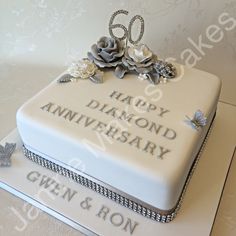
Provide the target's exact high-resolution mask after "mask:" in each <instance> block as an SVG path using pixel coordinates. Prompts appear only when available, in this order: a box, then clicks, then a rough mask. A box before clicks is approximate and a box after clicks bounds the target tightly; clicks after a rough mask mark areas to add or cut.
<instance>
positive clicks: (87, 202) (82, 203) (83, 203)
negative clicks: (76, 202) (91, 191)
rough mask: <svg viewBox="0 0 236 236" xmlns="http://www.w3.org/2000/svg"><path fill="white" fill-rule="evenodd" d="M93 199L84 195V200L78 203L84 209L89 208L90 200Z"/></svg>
mask: <svg viewBox="0 0 236 236" xmlns="http://www.w3.org/2000/svg"><path fill="white" fill-rule="evenodd" d="M92 200H93V199H92V198H91V197H86V198H85V200H84V201H82V202H81V203H80V206H81V207H82V208H83V209H84V210H89V209H90V208H91V207H92V205H91V204H90V202H91V201H92Z"/></svg>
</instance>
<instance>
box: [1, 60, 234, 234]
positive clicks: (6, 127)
mask: <svg viewBox="0 0 236 236" xmlns="http://www.w3.org/2000/svg"><path fill="white" fill-rule="evenodd" d="M6 66H7V67H8V70H7V73H5V75H4V76H3V77H1V78H0V106H1V108H2V109H1V110H0V117H1V118H0V119H1V120H0V121H1V123H0V138H3V137H4V136H5V135H7V134H8V133H9V132H10V131H11V130H12V129H13V128H14V127H15V126H16V125H15V113H16V110H17V108H18V107H19V106H20V105H21V104H22V103H23V102H24V101H26V100H27V99H29V98H30V97H31V96H32V95H34V94H35V93H36V92H37V91H39V90H40V89H42V88H43V87H44V86H45V85H47V84H48V83H49V82H50V81H51V80H53V79H54V78H55V77H56V76H57V75H58V74H59V73H61V72H62V71H63V70H64V68H61V67H48V68H47V67H35V66H32V65H31V66H30V65H26V66H16V65H10V64H8V65H6ZM230 106H232V107H233V109H236V106H235V105H230ZM234 132H235V131H234ZM235 156H236V154H235ZM235 183H236V157H234V158H233V161H232V164H231V168H230V171H229V173H228V177H227V181H226V184H225V187H224V192H223V195H222V200H221V202H220V205H219V209H218V212H217V216H216V219H215V223H214V227H213V230H212V234H211V235H212V236H222V235H224V236H231V235H236V204H235V200H236V188H235V187H234V186H235ZM0 196H1V201H0V208H1V211H0V232H2V233H4V234H5V235H32V234H34V235H35V234H37V235H42V234H45V235H48V232H50V235H53V234H54V233H55V234H57V235H80V234H79V233H78V231H76V230H74V229H73V228H71V227H69V226H67V225H66V224H64V223H62V222H60V221H58V220H56V219H54V218H53V217H51V216H49V215H47V214H46V213H44V212H41V211H40V212H39V214H38V215H37V218H36V219H33V220H31V221H30V222H28V221H27V222H25V225H24V230H23V231H22V232H21V231H19V229H21V228H22V227H23V225H22V224H23V222H24V220H23V219H24V214H25V213H24V211H23V210H22V209H24V201H22V200H21V199H19V198H17V197H15V196H13V195H11V194H9V193H8V192H5V191H4V190H2V189H0ZM19 219H22V221H21V220H19ZM6 226H7V227H6ZM42 226H43V227H42Z"/></svg>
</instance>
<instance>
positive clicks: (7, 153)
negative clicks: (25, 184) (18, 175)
mask: <svg viewBox="0 0 236 236" xmlns="http://www.w3.org/2000/svg"><path fill="white" fill-rule="evenodd" d="M15 149H16V143H6V144H5V147H4V146H2V145H0V167H8V166H11V155H12V153H13V152H14V151H15Z"/></svg>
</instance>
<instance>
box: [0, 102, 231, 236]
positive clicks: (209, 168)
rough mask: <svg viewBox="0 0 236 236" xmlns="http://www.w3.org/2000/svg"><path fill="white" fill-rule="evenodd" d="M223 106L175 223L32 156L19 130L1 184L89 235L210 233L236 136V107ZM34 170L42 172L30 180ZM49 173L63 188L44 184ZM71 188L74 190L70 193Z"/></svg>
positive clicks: (8, 139) (1, 173)
mask: <svg viewBox="0 0 236 236" xmlns="http://www.w3.org/2000/svg"><path fill="white" fill-rule="evenodd" d="M218 108H219V109H218V112H217V116H216V120H215V123H214V125H213V129H212V132H211V135H210V137H209V139H208V142H207V145H206V147H205V150H204V152H203V154H202V156H201V158H200V161H199V163H198V166H197V168H196V170H195V172H194V175H193V177H192V179H191V181H190V184H189V186H188V189H187V192H186V195H185V197H184V200H183V204H182V207H181V208H180V211H179V213H178V215H177V217H176V219H175V220H174V221H172V222H171V223H168V224H162V223H158V222H155V221H152V220H150V219H146V218H144V217H142V216H140V215H138V214H136V213H134V212H132V211H130V210H129V209H126V208H124V207H122V206H120V205H118V204H116V203H114V202H112V201H111V200H109V199H106V198H104V197H102V196H100V195H98V194H96V193H95V192H93V191H92V190H89V189H86V188H85V187H83V186H80V185H78V184H76V183H74V182H72V181H70V180H68V179H66V178H65V177H63V176H59V175H57V174H55V173H53V172H51V171H49V170H47V169H45V168H43V167H41V166H38V165H37V164H35V163H33V162H31V161H29V160H27V158H25V157H24V155H23V153H22V143H21V140H20V137H19V135H18V133H17V131H16V130H15V131H13V132H12V133H11V134H10V135H9V136H7V137H6V138H5V139H4V140H2V142H1V144H4V143H5V142H17V150H16V151H15V153H14V154H13V156H12V166H11V167H10V168H1V169H0V186H1V187H2V188H4V189H6V190H7V191H9V192H11V193H13V194H15V195H16V196H18V197H20V198H22V199H24V200H26V201H28V202H29V203H31V204H33V205H35V206H36V207H39V208H40V209H42V210H43V211H45V212H47V213H49V214H51V215H53V216H54V217H56V218H58V219H59V220H62V221H63V222H65V223H67V224H69V225H71V226H72V227H74V228H76V229H78V230H80V231H81V232H83V233H85V234H88V235H96V234H98V235H111V234H112V235H137V236H139V235H144V234H146V235H156V234H157V233H158V234H160V235H167V236H168V235H203V236H205V235H209V234H210V232H211V228H212V224H213V221H214V218H215V214H216V211H217V207H218V204H219V201H220V197H221V194H222V189H223V186H224V182H225V178H226V175H227V171H228V168H229V166H230V163H231V158H232V154H233V151H234V146H235V140H236V138H235V134H234V133H233V131H234V130H235V127H234V126H235V123H234V119H233V117H235V116H236V111H235V109H233V108H232V107H231V106H229V105H225V104H222V103H219V106H218ZM222 137H224V138H223V139H222ZM32 171H34V173H38V174H35V175H34V178H28V179H27V176H28V177H29V173H31V172H32ZM36 176H37V178H36ZM45 176H46V177H45ZM31 177H32V175H31ZM48 177H50V178H51V180H52V181H54V182H56V183H58V184H59V185H60V186H64V187H63V188H61V190H60V191H57V190H56V189H55V188H50V187H48V188H46V187H45V185H43V184H42V183H43V182H44V181H43V180H45V178H46V179H48ZM40 178H41V179H40ZM43 178H44V179H43ZM29 179H30V180H29ZM42 179H43V180H42ZM40 183H41V187H40ZM54 186H55V184H54ZM66 191H67V193H68V192H69V191H70V194H69V195H68V194H65V192H66ZM59 192H60V193H59ZM73 193H74V195H73ZM72 195H73V197H71V196H72ZM70 197H71V199H70Z"/></svg>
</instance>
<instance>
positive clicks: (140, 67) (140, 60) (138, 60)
mask: <svg viewBox="0 0 236 236" xmlns="http://www.w3.org/2000/svg"><path fill="white" fill-rule="evenodd" d="M156 61H157V56H156V55H155V54H154V53H153V52H152V51H151V50H150V49H149V48H148V47H147V46H146V45H145V44H139V45H134V46H130V47H127V49H126V51H125V54H124V57H123V58H122V63H123V64H122V65H119V66H118V67H117V68H116V71H115V74H116V76H117V77H118V78H123V76H124V74H125V73H126V72H128V71H136V72H137V73H139V74H142V75H144V74H149V73H151V72H152V71H153V65H154V63H155V62H156ZM147 78H149V76H148V77H147Z"/></svg>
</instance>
